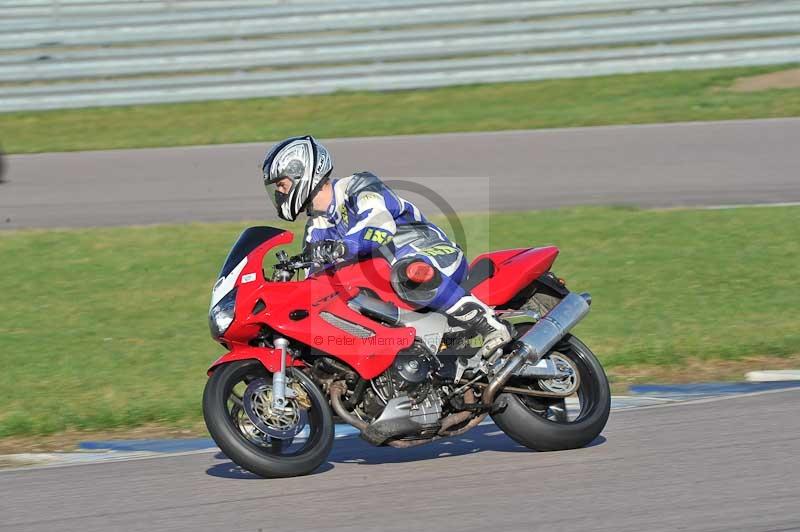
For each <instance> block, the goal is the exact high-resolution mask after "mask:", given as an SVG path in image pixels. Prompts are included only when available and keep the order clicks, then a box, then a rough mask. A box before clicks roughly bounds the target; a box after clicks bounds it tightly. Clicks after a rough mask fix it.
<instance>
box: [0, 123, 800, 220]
mask: <svg viewBox="0 0 800 532" xmlns="http://www.w3.org/2000/svg"><path fill="white" fill-rule="evenodd" d="M329 145H330V148H331V150H332V152H333V155H334V159H335V162H336V172H337V175H346V174H348V173H351V172H354V171H358V170H372V171H374V172H375V173H377V174H379V175H381V176H382V177H384V178H385V179H387V180H389V181H392V182H393V186H395V188H397V189H398V190H400V191H401V192H402V194H403V195H404V196H406V197H407V198H408V199H411V200H412V201H415V202H418V203H419V204H420V205H419V206H420V208H422V209H423V211H425V212H428V213H437V212H442V211H446V209H447V207H446V205H444V201H446V203H447V204H448V205H449V206H450V207H451V208H452V209H453V211H455V212H466V211H507V210H526V209H539V208H548V207H558V206H566V205H583V204H629V205H637V206H645V207H659V206H661V207H668V206H683V205H720V204H739V203H776V202H800V157H798V154H797V147H798V146H800V119H798V118H789V119H776V120H752V121H730V122H709V123H685V124H666V125H644V126H612V127H595V128H576V129H553V130H539V131H517V132H498V133H457V134H447V135H422V136H407V137H377V138H357V139H340V140H331V141H330V142H329ZM267 146H268V142H266V141H265V142H264V143H258V144H237V145H221V146H202V147H188V148H160V149H149V150H119V151H104V152H76V153H52V154H40V155H17V156H9V157H7V172H6V173H7V175H6V180H7V182H6V183H4V184H0V228H20V227H59V226H103V225H128V224H152V223H164V222H187V221H221V220H230V221H238V220H258V219H269V218H273V217H274V214H273V213H274V211H273V209H272V207H271V205H268V202H267V200H266V198H265V195H264V191H263V188H262V185H261V183H260V168H259V165H260V161H261V157H262V156H263V153H264V151H265V150H266V148H267ZM434 194H435V195H439V196H441V197H442V198H444V199H445V200H444V201H443V200H439V199H436V198H435V196H434ZM421 196H427V199H424V198H422V197H421Z"/></svg>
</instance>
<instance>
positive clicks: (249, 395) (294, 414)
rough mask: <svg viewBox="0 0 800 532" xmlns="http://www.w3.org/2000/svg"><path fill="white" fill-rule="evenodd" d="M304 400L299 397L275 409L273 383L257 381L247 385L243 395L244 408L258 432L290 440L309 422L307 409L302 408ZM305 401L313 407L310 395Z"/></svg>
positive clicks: (264, 380)
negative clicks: (273, 404) (301, 403)
mask: <svg viewBox="0 0 800 532" xmlns="http://www.w3.org/2000/svg"><path fill="white" fill-rule="evenodd" d="M293 389H294V388H293ZM303 391H304V392H305V390H303ZM302 400H303V399H299V395H298V398H293V399H290V400H288V401H287V403H286V406H285V407H284V408H283V409H281V410H277V409H274V408H273V407H272V381H270V380H267V379H256V380H254V381H252V382H251V383H250V384H248V385H247V389H246V390H245V391H244V394H243V395H242V407H243V408H244V412H245V414H247V417H248V419H249V420H250V422H251V423H252V424H253V425H255V427H256V428H257V429H258V430H260V431H261V432H263V433H264V434H266V435H267V436H270V437H271V438H277V439H280V440H289V439H292V438H294V437H295V436H297V434H298V433H299V432H300V431H301V430H303V428H305V426H306V423H307V421H308V413H307V408H301V407H300V401H302ZM304 400H305V401H306V402H307V403H308V405H309V406H311V401H310V400H309V398H308V394H305V399H304Z"/></svg>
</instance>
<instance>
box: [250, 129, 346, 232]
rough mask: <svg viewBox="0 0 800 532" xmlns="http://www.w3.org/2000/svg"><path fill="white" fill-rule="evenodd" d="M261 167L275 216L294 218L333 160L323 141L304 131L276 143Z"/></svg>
mask: <svg viewBox="0 0 800 532" xmlns="http://www.w3.org/2000/svg"><path fill="white" fill-rule="evenodd" d="M261 169H262V172H263V175H264V186H265V187H266V189H267V195H268V196H269V197H270V199H271V200H272V201H273V203H274V204H275V209H276V210H277V212H278V216H279V217H281V218H283V219H284V220H288V221H294V220H296V219H297V217H298V215H299V214H300V213H301V212H302V211H303V210H304V209H305V208H306V207H308V205H310V203H311V200H312V199H314V196H315V195H316V193H317V192H318V191H319V189H320V188H322V185H324V184H325V182H326V181H327V180H328V177H330V175H331V172H332V171H333V160H332V159H331V156H330V154H329V153H328V150H327V149H325V147H324V146H323V145H322V144H320V143H319V142H317V141H316V139H314V137H312V136H310V135H306V136H303V137H291V138H288V139H286V140H283V141H281V142H279V143H277V144H275V145H274V146H273V147H272V148H271V149H270V150H269V152H267V155H266V156H265V157H264V163H263V164H262V166H261ZM285 179H288V180H289V182H286V181H284V180H285Z"/></svg>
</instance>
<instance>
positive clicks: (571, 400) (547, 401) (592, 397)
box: [513, 342, 600, 425]
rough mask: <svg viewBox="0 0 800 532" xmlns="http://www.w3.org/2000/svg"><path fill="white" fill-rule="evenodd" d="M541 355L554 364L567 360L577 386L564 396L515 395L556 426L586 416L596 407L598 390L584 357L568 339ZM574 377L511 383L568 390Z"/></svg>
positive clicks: (534, 388) (539, 388) (598, 396)
mask: <svg viewBox="0 0 800 532" xmlns="http://www.w3.org/2000/svg"><path fill="white" fill-rule="evenodd" d="M545 358H552V359H553V360H554V362H556V363H557V364H558V363H559V362H561V363H563V362H568V363H569V365H570V366H571V367H572V368H573V369H574V370H575V371H576V372H577V374H578V375H577V380H578V388H577V390H576V391H575V393H573V394H572V395H571V396H569V397H567V398H548V397H534V396H527V395H515V397H516V398H517V399H518V400H520V402H522V404H523V405H525V407H526V408H527V409H528V410H530V411H531V412H533V413H535V414H537V415H538V416H540V417H542V418H543V419H545V420H547V421H549V422H552V423H557V424H560V425H569V424H574V423H579V422H581V421H582V420H584V419H586V418H587V417H589V416H590V415H591V414H592V413H593V412H594V410H595V409H596V408H598V407H599V401H600V390H599V388H598V384H597V378H596V376H595V374H594V371H593V369H592V367H591V365H590V364H589V362H588V359H587V356H586V355H585V354H584V353H582V352H581V350H579V349H576V348H575V346H573V345H572V344H570V343H568V342H564V343H562V344H561V345H559V346H558V347H557V348H556V349H555V350H554V351H552V352H551V353H549V354H548V355H547V356H546V357H545ZM574 380H575V378H574V377H567V378H565V379H560V380H555V379H549V380H539V381H535V382H530V381H528V382H526V383H514V384H513V385H514V386H519V387H524V388H528V389H530V390H536V391H545V392H562V391H568V387H569V386H570V385H571V384H574Z"/></svg>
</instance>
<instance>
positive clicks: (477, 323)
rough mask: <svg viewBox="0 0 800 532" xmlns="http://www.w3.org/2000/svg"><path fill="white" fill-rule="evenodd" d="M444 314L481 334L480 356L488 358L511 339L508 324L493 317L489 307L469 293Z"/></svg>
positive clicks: (469, 329)
mask: <svg viewBox="0 0 800 532" xmlns="http://www.w3.org/2000/svg"><path fill="white" fill-rule="evenodd" d="M445 314H447V315H448V316H449V317H450V318H452V319H453V320H454V321H455V322H457V323H458V324H459V325H460V326H461V327H463V328H464V329H466V330H468V331H475V332H477V333H479V334H480V335H481V336H483V347H481V349H480V351H478V354H480V356H481V358H488V357H489V356H491V355H492V353H494V352H495V351H497V350H498V349H500V348H501V347H503V346H504V345H506V344H507V343H508V342H510V341H511V331H510V330H509V328H508V326H506V324H505V323H503V322H501V321H500V320H498V319H497V318H496V317H495V315H494V311H493V310H492V309H491V308H489V307H488V306H486V305H485V304H484V303H483V302H482V301H481V300H479V299H478V298H476V297H475V296H473V295H471V294H467V295H465V296H464V297H462V298H461V299H459V300H458V301H456V303H455V305H453V306H452V307H450V308H449V309H447V310H446V311H445Z"/></svg>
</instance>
